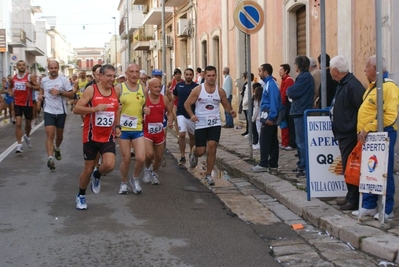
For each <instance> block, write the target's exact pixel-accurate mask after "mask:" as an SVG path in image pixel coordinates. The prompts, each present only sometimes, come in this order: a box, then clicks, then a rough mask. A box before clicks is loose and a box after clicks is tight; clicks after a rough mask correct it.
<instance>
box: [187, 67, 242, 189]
mask: <svg viewBox="0 0 399 267" xmlns="http://www.w3.org/2000/svg"><path fill="white" fill-rule="evenodd" d="M220 103H222V105H223V107H224V109H225V110H226V111H227V112H229V113H230V114H231V116H233V118H235V117H236V112H235V111H234V110H233V109H232V108H231V106H230V104H229V102H228V101H227V98H226V93H225V91H224V90H223V88H220V87H219V86H217V85H216V68H215V67H213V66H207V67H206V68H205V82H204V83H203V84H201V85H199V86H197V87H196V88H195V89H194V90H193V91H192V92H191V94H190V96H189V97H188V99H187V101H186V102H185V103H184V107H185V109H186V111H187V113H188V115H189V116H190V118H191V120H192V121H193V122H195V145H196V146H195V147H193V149H192V152H191V156H190V159H189V161H190V166H191V167H192V168H195V166H197V164H198V157H201V156H202V155H204V154H205V152H206V150H208V153H207V159H206V162H207V164H206V174H205V182H206V183H207V184H208V185H210V186H211V185H214V184H215V182H214V181H213V179H212V176H211V173H212V169H213V166H214V165H215V159H216V149H217V146H218V143H219V139H220V131H221V123H220V110H219V104H220ZM193 104H195V114H194V112H193V110H192V108H191V105H193Z"/></svg>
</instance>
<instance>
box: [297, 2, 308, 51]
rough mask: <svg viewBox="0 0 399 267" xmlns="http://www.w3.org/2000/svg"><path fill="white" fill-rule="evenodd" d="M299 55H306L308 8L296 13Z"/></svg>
mask: <svg viewBox="0 0 399 267" xmlns="http://www.w3.org/2000/svg"><path fill="white" fill-rule="evenodd" d="M296 36H297V54H298V55H306V6H302V7H301V8H300V9H298V10H297V11H296Z"/></svg>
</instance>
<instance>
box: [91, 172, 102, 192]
mask: <svg viewBox="0 0 399 267" xmlns="http://www.w3.org/2000/svg"><path fill="white" fill-rule="evenodd" d="M94 172H95V170H94V171H93V172H92V173H91V175H90V178H91V183H90V189H91V192H93V193H94V194H100V191H101V181H100V178H96V177H94V175H93V173H94Z"/></svg>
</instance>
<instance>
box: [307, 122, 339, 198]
mask: <svg viewBox="0 0 399 267" xmlns="http://www.w3.org/2000/svg"><path fill="white" fill-rule="evenodd" d="M306 118H307V121H306V126H307V127H306V128H307V131H306V132H307V145H308V146H307V149H308V159H307V166H308V172H307V182H308V183H307V188H308V200H310V198H313V197H343V196H346V193H347V188H346V183H345V179H344V176H343V174H342V160H341V153H340V151H339V147H338V141H336V140H335V139H334V135H333V133H332V125H331V120H330V118H329V117H328V116H307V117H306Z"/></svg>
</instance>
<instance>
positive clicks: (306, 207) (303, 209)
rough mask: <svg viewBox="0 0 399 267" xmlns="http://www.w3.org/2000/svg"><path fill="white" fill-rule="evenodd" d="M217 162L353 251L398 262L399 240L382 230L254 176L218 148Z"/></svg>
mask: <svg viewBox="0 0 399 267" xmlns="http://www.w3.org/2000/svg"><path fill="white" fill-rule="evenodd" d="M216 162H217V163H218V164H220V165H221V166H222V167H223V168H225V169H227V170H229V171H231V172H232V173H234V174H235V175H239V176H241V177H244V178H246V179H247V180H248V181H249V182H251V183H252V184H254V185H255V186H256V187H257V188H259V189H260V190H262V191H264V192H266V193H267V194H268V195H270V196H271V197H273V198H275V199H276V200H278V201H279V202H280V203H282V204H283V205H285V206H286V207H287V208H289V209H290V210H291V211H292V212H294V213H295V214H297V215H298V216H300V217H302V218H303V219H304V220H306V221H308V222H310V223H311V224H312V225H314V226H315V227H318V228H320V229H322V230H325V231H326V232H328V233H329V234H331V235H332V236H334V237H336V238H338V239H340V240H341V241H343V242H345V243H348V244H350V245H351V246H353V247H354V248H356V249H358V250H360V251H363V252H366V253H368V254H371V255H373V256H376V257H379V258H381V259H385V260H388V261H390V262H395V263H399V256H398V254H399V237H398V236H395V235H392V234H389V233H386V232H384V231H383V230H380V229H377V228H374V227H371V226H366V225H361V224H359V222H358V221H357V220H356V219H353V218H352V217H350V216H349V215H347V214H345V213H343V212H341V211H339V210H337V209H336V208H334V207H333V206H331V205H329V204H326V203H325V202H323V201H321V200H319V199H312V201H307V196H306V192H305V191H302V190H299V189H297V188H296V187H295V186H293V185H292V184H291V183H290V182H288V181H285V180H282V179H281V178H279V177H277V176H274V175H272V174H270V173H253V172H252V171H250V170H251V167H252V165H250V164H248V163H246V162H245V161H243V160H242V159H241V158H239V157H237V156H236V155H234V154H232V153H230V152H227V151H225V148H224V147H223V146H219V149H218V150H217V154H216Z"/></svg>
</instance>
